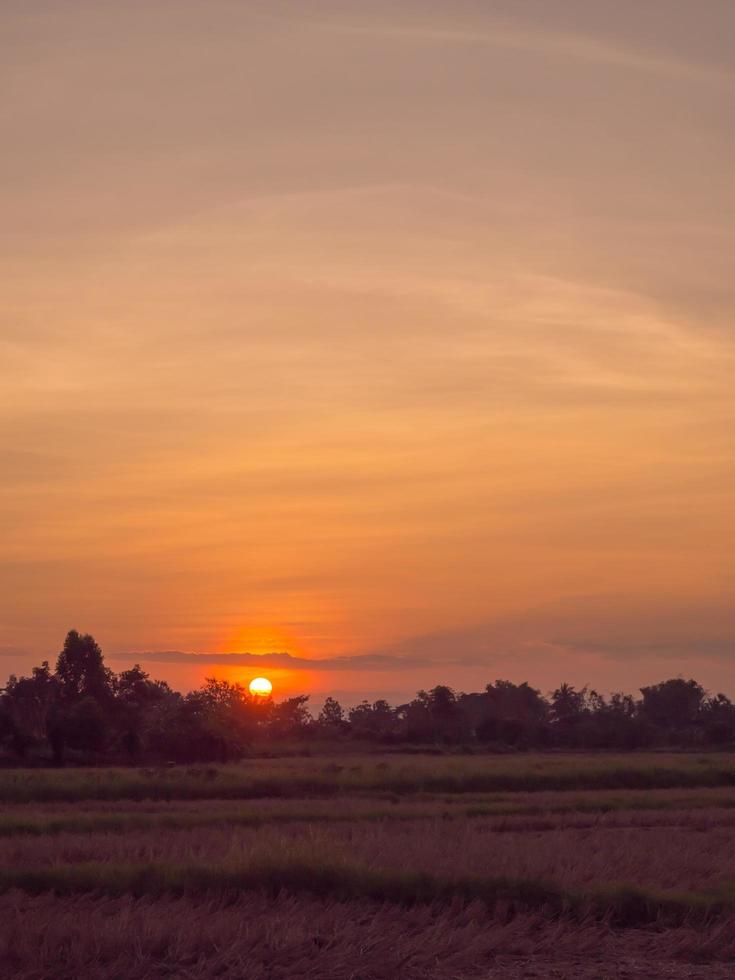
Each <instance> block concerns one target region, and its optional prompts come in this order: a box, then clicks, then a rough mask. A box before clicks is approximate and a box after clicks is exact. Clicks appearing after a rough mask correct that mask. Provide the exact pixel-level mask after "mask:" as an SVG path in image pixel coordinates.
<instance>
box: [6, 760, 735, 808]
mask: <svg viewBox="0 0 735 980" xmlns="http://www.w3.org/2000/svg"><path fill="white" fill-rule="evenodd" d="M62 776H63V777H65V778H60V777H62ZM238 776H240V774H239V773H237V772H232V771H228V770H224V771H218V770H215V771H214V774H213V775H212V776H211V777H208V778H206V779H203V778H201V777H198V776H190V775H188V774H187V773H179V772H175V771H174V772H171V773H168V772H164V773H162V774H157V773H156V774H153V775H149V774H146V773H143V772H141V773H135V774H129V775H128V774H124V773H122V772H120V771H119V770H118V771H117V772H109V771H103V772H102V775H100V774H99V773H97V772H95V771H94V770H93V771H92V772H91V773H90V772H88V771H85V772H83V773H81V774H80V773H55V772H51V773H47V772H38V771H36V772H33V773H31V774H29V773H28V772H24V773H23V774H22V775H21V776H20V777H19V776H18V775H16V774H15V773H13V774H3V775H2V776H0V802H3V803H70V802H78V801H81V800H109V801H115V800H213V799H228V800H247V799H265V798H272V799H293V798H295V797H301V798H304V797H307V798H308V797H313V798H324V797H330V798H331V797H335V796H341V795H347V794H349V795H355V794H365V793H379V792H383V793H393V794H395V795H397V796H403V795H412V794H416V793H445V794H448V795H455V794H462V793H502V792H532V791H562V792H569V791H580V792H581V791H584V790H625V789H651V790H653V789H701V788H706V787H726V786H735V769H733V768H724V767H723V768H715V767H707V768H704V769H702V770H698V769H678V768H658V767H654V766H651V767H645V768H634V767H631V768H629V769H614V768H610V769H602V768H601V769H598V770H582V771H575V770H574V769H569V770H566V771H562V772H553V771H551V772H523V771H520V772H518V771H516V772H512V771H506V772H497V771H496V772H466V773H461V774H459V775H457V776H453V775H443V774H438V775H431V774H428V773H427V774H423V773H417V774H401V773H399V774H396V775H392V774H385V775H382V776H379V777H373V776H368V777H364V778H360V777H356V778H354V779H350V778H340V776H339V775H337V776H332V777H331V778H329V777H327V776H317V775H314V776H310V777H308V778H298V777H290V776H288V775H284V776H281V777H279V778H275V777H274V778H268V779H258V778H247V777H242V776H240V778H238Z"/></svg>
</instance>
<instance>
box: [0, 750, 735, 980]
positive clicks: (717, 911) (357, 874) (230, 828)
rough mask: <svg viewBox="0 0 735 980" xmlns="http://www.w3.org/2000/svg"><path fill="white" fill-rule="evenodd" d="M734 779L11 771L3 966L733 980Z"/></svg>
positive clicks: (381, 770) (476, 772) (432, 769)
mask: <svg viewBox="0 0 735 980" xmlns="http://www.w3.org/2000/svg"><path fill="white" fill-rule="evenodd" d="M514 762H515V763H516V764H517V768H516V769H515V770H514V768H513V764H514ZM606 765H609V766H610V769H609V770H608V771H607V775H605V766H606ZM734 771H735V769H734V767H733V766H732V764H731V762H730V760H729V757H726V756H720V755H718V756H711V757H710V756H703V757H699V756H674V755H672V756H661V755H657V756H653V757H645V756H631V757H609V758H606V757H594V756H592V757H583V756H569V757H562V756H556V757H533V756H531V757H525V758H519V759H508V758H507V757H506V758H501V759H495V758H492V757H490V758H487V759H484V758H478V757H471V758H463V757H459V758H451V757H449V758H447V757H442V758H439V759H438V760H437V758H436V757H431V758H429V759H422V758H420V757H419V758H417V757H415V756H412V757H410V758H407V759H400V758H399V759H396V758H395V757H388V758H387V759H385V760H380V759H376V758H375V757H374V756H371V757H365V758H354V759H345V758H344V757H342V758H340V759H339V760H324V759H315V758H310V759H302V758H298V759H279V760H256V761H254V762H253V763H252V764H251V763H246V764H245V765H243V766H231V767H221V768H217V767H202V768H196V767H193V768H189V769H182V770H147V771H146V770H142V771H136V770H127V771H126V770H76V771H68V772H50V771H37V772H27V771H26V772H21V771H14V772H4V773H0V798H2V799H4V800H5V806H4V807H3V812H2V815H1V816H0V890H1V891H2V895H1V896H0V923H1V924H0V940H1V941H2V945H1V946H0V959H1V960H2V965H3V967H4V968H5V971H6V972H9V973H11V974H12V975H14V976H17V977H18V978H24V980H30V978H32V977H33V978H41V977H49V976H54V977H67V976H68V977H72V976H80V975H84V976H85V977H92V978H95V977H100V978H101V977H112V976H118V977H120V978H122V977H126V978H127V977H154V976H173V975H176V976H179V975H186V976H190V977H192V978H204V977H209V976H214V975H217V976H223V977H232V978H234V977H248V978H250V977H253V978H260V977H264V978H265V977H269V978H276V977H284V978H285V977H292V976H303V977H315V978H316V977H319V978H325V980H327V978H332V977H334V978H335V980H336V978H341V977H354V978H364V980H369V978H374V980H378V978H386V980H387V978H389V977H395V976H399V975H400V976H402V977H414V976H415V977H435V978H447V980H449V978H456V980H460V978H464V977H467V978H471V977H479V976H487V977H490V976H492V977H497V978H508V980H515V978H516V977H519V978H520V977H521V976H532V975H533V976H537V977H547V976H548V977H552V976H554V977H565V976H569V977H572V976H574V977H577V978H580V980H586V978H587V977H589V978H592V977H593V976H594V977H602V978H604V977H621V978H622V977H630V978H633V977H641V978H642V977H644V976H645V977H657V976H660V977H667V976H669V977H672V978H674V977H675V978H677V980H678V978H679V977H695V976H696V977H699V976H701V977H705V976H707V977H708V978H711V980H716V978H718V977H719V976H722V977H724V976H731V975H732V969H733V959H735V848H734V847H733V844H735V790H734V789H731V788H730V787H731V786H732V783H733V772H734ZM648 777H650V779H649V782H650V786H648V787H646V786H645V785H644V784H645V781H646V778H648ZM270 784H277V785H279V786H280V791H279V792H277V793H275V794H274V795H272V796H268V795H267V793H265V792H261V790H264V789H265V787H267V785H270ZM630 784H633V785H630ZM514 785H515V786H521V785H522V787H523V788H519V789H515V790H514V789H513V786H514ZM314 786H316V789H315V790H313V791H312V790H310V789H309V787H314ZM489 786H490V787H493V788H491V789H488V787H489ZM254 787H256V789H255V790H254ZM398 789H400V792H399V791H398ZM146 790H147V795H146ZM529 970H530V971H535V972H524V971H529ZM595 970H596V971H597V972H594V971H595ZM491 971H492V972H491ZM702 971H708V972H702ZM723 971H726V972H723Z"/></svg>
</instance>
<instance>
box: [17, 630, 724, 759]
mask: <svg viewBox="0 0 735 980" xmlns="http://www.w3.org/2000/svg"><path fill="white" fill-rule="evenodd" d="M308 700H309V699H308V696H306V695H300V696H297V697H292V698H287V699H285V700H284V701H281V702H279V703H276V702H274V701H273V699H272V698H270V697H268V698H263V697H255V696H252V695H250V694H249V693H248V692H247V691H246V690H245V688H243V687H242V686H241V685H240V684H232V683H229V682H228V681H224V680H218V679H215V678H209V679H207V680H206V681H205V683H204V684H203V685H202V687H201V688H199V689H198V690H196V691H192V692H190V693H189V694H187V695H185V696H182V695H180V694H178V693H176V692H174V691H172V690H171V688H170V687H169V686H168V684H166V683H165V682H164V681H157V680H153V679H151V678H150V676H149V675H148V674H147V673H146V672H145V671H144V670H143V669H142V668H141V666H140V665H139V664H136V665H134V666H133V667H131V668H130V669H128V670H124V671H122V672H121V673H120V674H115V673H113V671H111V670H110V669H109V668H108V667H107V666H106V665H105V663H104V657H103V654H102V650H101V648H100V646H99V645H98V644H97V642H96V641H95V639H94V638H93V637H92V636H90V635H89V634H82V633H79V632H78V631H76V630H71V631H70V632H69V633H68V634H67V636H66V638H65V640H64V644H63V648H62V650H61V652H60V653H59V656H58V659H57V662H56V669H55V670H54V671H53V672H52V671H51V668H50V667H49V664H48V662H47V661H44V662H43V663H42V664H41V665H40V666H38V667H34V668H33V671H32V673H31V676H30V677H20V678H18V677H15V676H11V677H10V678H9V680H8V683H7V685H6V687H5V689H4V691H3V692H2V694H1V695H0V746H4V747H5V749H6V751H7V752H9V753H12V754H13V755H14V756H15V757H16V759H18V760H19V761H27V760H28V759H29V758H31V757H33V758H35V759H43V757H44V753H45V754H46V758H48V757H49V756H50V757H51V759H52V760H53V761H54V762H55V763H56V764H57V765H63V764H64V763H65V762H66V761H68V759H69V758H70V757H73V758H74V759H76V760H78V761H84V760H85V759H87V760H88V761H99V760H101V759H102V758H107V759H110V760H112V761H115V760H117V761H130V762H139V761H142V760H149V761H151V762H163V761H171V762H174V763H175V762H196V761H200V762H226V761H227V760H231V759H237V758H242V757H243V756H244V755H245V754H247V753H248V752H249V751H250V750H251V748H252V746H253V745H255V744H256V743H258V742H263V741H265V740H268V741H279V740H285V739H290V740H293V739H296V740H299V741H301V740H306V739H312V738H315V737H321V738H327V739H329V740H331V741H348V740H350V739H354V740H363V741H372V742H379V743H391V744H396V745H400V744H406V743H408V744H416V745H423V746H433V747H436V749H437V750H441V749H442V747H447V746H461V747H464V749H465V750H472V746H473V745H476V746H487V747H490V748H495V749H497V750H509V749H515V750H519V749H524V750H529V749H548V748H555V749H614V750H630V749H640V748H645V747H656V746H661V747H663V746H667V745H676V746H684V747H692V746H696V745H702V746H705V745H712V746H718V747H720V746H724V745H728V744H731V743H732V742H733V740H734V739H735V706H733V704H732V703H731V702H730V700H729V699H728V698H727V697H726V696H725V695H724V694H717V695H714V696H710V695H708V694H707V692H706V691H705V690H704V689H703V688H702V687H701V685H700V684H698V683H697V682H696V681H694V680H684V679H683V678H672V679H670V680H666V681H662V682H661V683H659V684H655V685H651V686H649V687H644V688H643V689H642V690H641V698H640V699H635V698H634V697H633V696H632V695H630V694H625V693H622V692H616V693H613V694H612V695H610V697H609V698H606V697H604V696H603V695H600V694H599V693H597V692H596V691H593V690H588V689H587V688H586V687H585V688H581V689H577V688H575V687H574V686H573V685H571V684H569V683H566V682H565V683H563V684H560V685H559V687H558V688H556V689H555V690H554V691H552V692H551V693H550V695H549V697H548V698H546V697H544V696H543V695H542V694H541V692H540V691H538V690H537V689H535V688H533V687H531V686H530V685H529V684H528V683H525V682H524V683H522V684H514V683H512V682H511V681H507V680H496V681H495V682H494V683H493V684H488V685H487V686H486V687H485V690H484V691H481V692H478V693H468V694H465V693H457V692H455V691H454V690H452V688H450V687H447V686H446V685H441V684H440V685H437V686H436V687H433V688H432V689H431V690H429V691H419V692H418V693H417V695H416V697H415V698H413V700H411V701H409V702H407V703H405V704H401V705H398V706H396V707H393V706H391V705H390V704H388V702H387V701H385V700H377V701H374V702H372V703H369V702H368V701H362V702H361V703H360V704H358V705H356V706H355V707H353V708H351V709H350V710H349V711H348V712H346V711H345V710H344V708H343V707H342V706H341V705H340V704H339V702H337V701H336V700H335V699H334V698H331V697H330V698H327V700H326V701H325V703H324V706H323V708H322V710H321V712H320V713H319V715H318V716H317V718H316V719H314V718H313V717H312V716H311V714H310V713H309V709H308ZM70 753H71V756H70Z"/></svg>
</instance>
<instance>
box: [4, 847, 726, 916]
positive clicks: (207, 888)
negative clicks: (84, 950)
mask: <svg viewBox="0 0 735 980" xmlns="http://www.w3.org/2000/svg"><path fill="white" fill-rule="evenodd" d="M11 889H19V890H22V891H24V892H27V893H29V894H41V893H44V892H53V893H55V894H57V895H60V896H65V895H72V894H79V893H95V894H104V895H116V896H117V895H125V894H129V895H133V896H135V897H144V896H146V897H160V896H162V895H167V894H170V895H192V894H196V895H201V894H211V893H217V892H219V893H222V892H226V893H233V894H236V893H238V892H241V891H243V890H258V891H265V892H267V893H268V894H278V893H279V892H282V891H286V892H289V893H307V894H310V895H315V896H317V897H320V898H330V899H334V900H339V901H345V900H354V899H372V900H376V901H381V902H386V901H387V902H393V903H397V904H401V905H412V904H417V903H435V902H442V903H446V902H448V901H453V900H454V901H456V900H460V901H480V902H483V903H485V904H486V905H487V906H488V907H489V908H495V907H497V906H498V905H500V904H502V905H503V906H504V907H505V908H506V909H507V910H508V911H510V912H527V911H538V912H541V913H546V914H552V915H559V914H564V915H569V916H578V917H589V916H590V915H593V916H596V917H599V918H604V919H605V920H606V921H609V922H610V923H611V924H614V925H616V926H625V927H630V926H641V925H646V924H651V923H657V924H658V925H666V926H673V925H679V924H681V923H683V922H693V921H705V920H710V919H713V918H715V917H716V916H718V915H720V914H722V913H724V912H728V911H732V910H733V909H735V890H734V889H732V888H731V889H728V890H724V889H723V890H720V891H718V892H717V893H716V894H704V893H695V892H670V891H658V890H653V889H647V888H641V887H637V886H632V885H626V884H621V885H609V886H606V887H604V888H600V889H595V890H589V891H587V892H579V891H576V892H574V891H568V890H565V889H562V888H560V887H558V886H556V885H554V884H553V883H548V882H544V881H540V880H535V879H524V878H500V877H498V878H491V877H479V876H462V877H453V878H449V877H441V876H437V875H431V874H428V873H424V872H398V871H394V870H388V869H371V868H367V867H362V866H357V865H355V866H351V867H350V866H345V865H336V864H331V865H330V864H329V863H296V862H289V863H282V864H276V863H273V862H269V863H266V864H257V863H254V864H251V865H248V866H242V867H216V866H212V865H196V864H191V865H170V864H155V863H152V864H145V865H135V864H107V863H105V864H100V863H84V864H74V865H60V866H55V867H48V868H39V869H32V870H31V869H19V868H3V869H0V891H8V890H11Z"/></svg>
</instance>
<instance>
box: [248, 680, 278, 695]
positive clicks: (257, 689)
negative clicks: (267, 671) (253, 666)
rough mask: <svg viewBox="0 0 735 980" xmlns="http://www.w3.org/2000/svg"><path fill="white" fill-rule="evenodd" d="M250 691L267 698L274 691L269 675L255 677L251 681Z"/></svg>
mask: <svg viewBox="0 0 735 980" xmlns="http://www.w3.org/2000/svg"><path fill="white" fill-rule="evenodd" d="M249 690H250V693H251V694H253V695H255V696H257V697H261V698H267V697H269V695H270V694H272V693H273V685H272V684H271V682H270V681H269V680H268V678H267V677H255V678H253V680H251V681H250V685H249Z"/></svg>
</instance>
